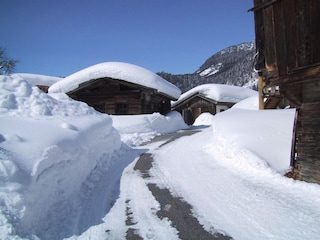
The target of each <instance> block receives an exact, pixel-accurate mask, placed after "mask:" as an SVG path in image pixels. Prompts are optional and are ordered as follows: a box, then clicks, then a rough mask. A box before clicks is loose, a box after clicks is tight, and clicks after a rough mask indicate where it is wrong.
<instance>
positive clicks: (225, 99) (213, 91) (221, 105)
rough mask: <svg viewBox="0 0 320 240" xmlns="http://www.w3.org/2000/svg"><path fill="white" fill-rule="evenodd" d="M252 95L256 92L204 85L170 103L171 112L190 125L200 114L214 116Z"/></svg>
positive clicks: (233, 87) (234, 87)
mask: <svg viewBox="0 0 320 240" xmlns="http://www.w3.org/2000/svg"><path fill="white" fill-rule="evenodd" d="M253 95H256V92H255V91H253V90H251V89H247V88H241V87H236V86H228V85H223V84H204V85H200V86H197V87H195V88H193V89H191V90H189V91H187V92H185V93H183V94H182V95H181V96H180V98H179V99H178V100H177V101H175V102H173V103H172V110H173V111H178V112H180V113H181V115H182V117H183V119H184V121H185V122H186V123H187V124H189V125H191V124H193V123H194V121H195V119H196V118H197V117H199V115H200V114H201V113H204V112H208V113H211V114H212V115H215V114H217V113H219V112H222V111H224V110H227V109H228V108H230V107H232V106H233V105H234V104H235V103H237V102H239V101H241V100H243V99H245V98H247V97H250V96H253Z"/></svg>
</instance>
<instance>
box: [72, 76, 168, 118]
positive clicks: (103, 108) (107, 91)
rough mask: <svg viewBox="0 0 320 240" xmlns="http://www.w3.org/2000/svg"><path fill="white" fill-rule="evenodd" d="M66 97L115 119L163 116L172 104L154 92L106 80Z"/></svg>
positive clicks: (102, 79) (83, 87)
mask: <svg viewBox="0 0 320 240" xmlns="http://www.w3.org/2000/svg"><path fill="white" fill-rule="evenodd" d="M67 94H68V95H69V96H70V97H71V98H73V99H75V100H78V101H82V102H86V103H87V104H88V105H89V106H92V107H93V108H95V109H96V110H97V111H99V112H102V113H107V114H115V115H118V114H120V115H125V114H145V113H153V112H159V113H161V114H166V113H168V112H169V111H170V110H171V104H170V101H171V100H174V99H173V98H172V97H169V96H166V95H164V94H162V93H159V92H157V90H156V89H152V88H148V87H145V86H141V85H138V84H135V83H130V82H126V81H123V80H119V79H113V78H109V77H105V78H99V79H93V80H90V81H88V82H85V83H82V84H80V85H79V87H78V88H76V89H74V90H72V91H70V92H68V93H67Z"/></svg>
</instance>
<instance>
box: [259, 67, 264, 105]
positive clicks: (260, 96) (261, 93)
mask: <svg viewBox="0 0 320 240" xmlns="http://www.w3.org/2000/svg"><path fill="white" fill-rule="evenodd" d="M263 87H264V83H263V77H262V75H261V73H259V78H258V91H259V109H260V110H263V109H264V99H263Z"/></svg>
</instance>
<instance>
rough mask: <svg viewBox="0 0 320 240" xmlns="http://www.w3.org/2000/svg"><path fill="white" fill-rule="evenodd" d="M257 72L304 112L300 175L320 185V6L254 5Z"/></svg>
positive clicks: (261, 1)
mask: <svg viewBox="0 0 320 240" xmlns="http://www.w3.org/2000/svg"><path fill="white" fill-rule="evenodd" d="M251 10H253V11H254V13H255V14H254V15H255V31H256V47H257V53H258V59H257V64H256V68H257V69H258V70H259V71H260V72H261V75H262V77H263V79H264V82H265V88H270V87H273V86H278V87H279V90H280V94H281V96H283V97H285V98H286V99H288V100H289V101H290V103H291V105H293V106H295V107H296V108H297V109H298V120H297V125H296V129H295V132H296V144H295V145H296V149H295V150H296V154H295V156H294V157H295V159H294V161H293V163H294V167H295V168H294V171H293V172H294V174H293V175H294V176H295V177H296V178H297V179H301V180H305V181H308V182H316V183H320V147H319V146H320V137H319V136H320V14H319V13H320V1H319V0H254V8H253V9H251Z"/></svg>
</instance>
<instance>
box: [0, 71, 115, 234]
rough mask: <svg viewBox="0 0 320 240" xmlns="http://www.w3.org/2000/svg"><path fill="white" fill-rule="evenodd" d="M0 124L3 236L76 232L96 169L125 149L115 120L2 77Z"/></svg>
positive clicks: (61, 96)
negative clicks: (114, 124)
mask: <svg viewBox="0 0 320 240" xmlns="http://www.w3.org/2000/svg"><path fill="white" fill-rule="evenodd" d="M0 121H1V124H0V160H1V161H0V180H1V181H0V238H1V239H11V238H13V236H15V235H19V236H25V237H30V236H31V235H32V234H36V235H37V236H39V237H41V238H44V239H49V238H50V239H59V238H61V236H66V235H68V234H70V235H71V234H73V233H74V232H75V229H76V227H77V220H78V218H79V214H80V210H81V207H82V206H83V204H85V199H86V197H87V195H88V194H90V188H91V187H92V184H93V183H92V182H94V181H96V182H97V181H98V180H99V175H97V174H96V175H95V180H94V181H92V172H93V171H94V170H95V169H96V168H99V169H101V171H103V170H104V169H107V168H108V166H109V165H110V164H111V162H112V161H113V159H112V155H113V154H114V153H115V151H117V150H119V149H120V146H121V141H120V136H119V134H118V132H117V131H116V130H115V129H114V128H113V127H112V120H111V118H110V117H109V116H107V115H102V114H100V113H97V112H96V111H94V110H93V109H92V108H90V107H88V106H87V105H86V104H84V103H81V102H76V101H73V100H71V99H70V98H68V97H67V96H66V95H65V94H51V95H47V94H45V93H43V92H41V91H40V90H39V89H38V88H36V87H32V86H31V85H30V84H29V83H28V82H26V81H25V80H23V79H21V78H19V77H8V76H0ZM90 179H91V180H90Z"/></svg>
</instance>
